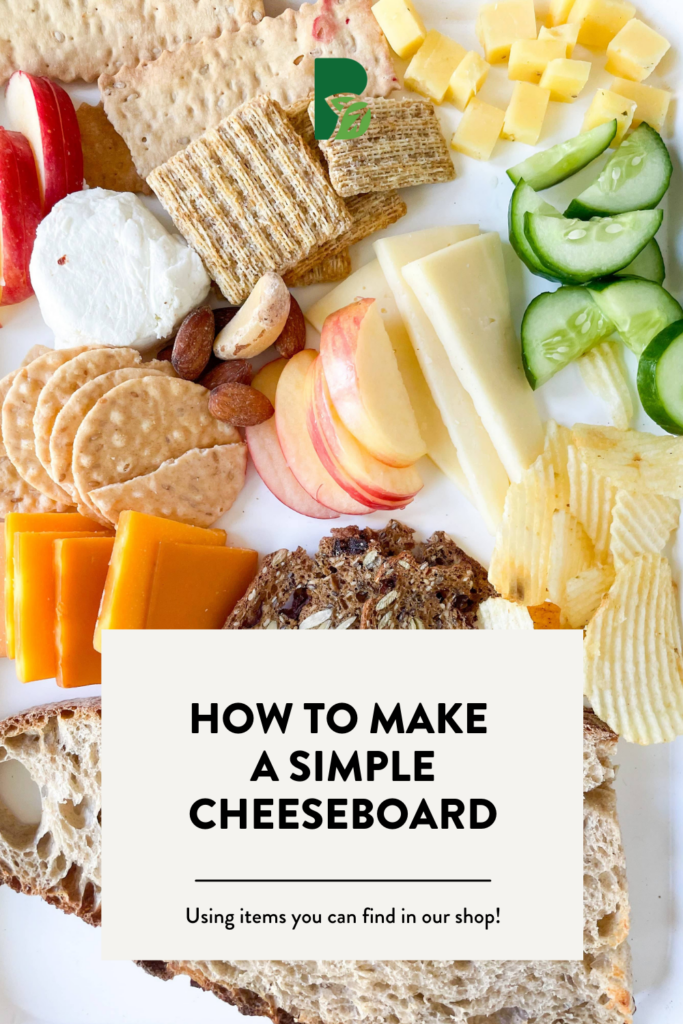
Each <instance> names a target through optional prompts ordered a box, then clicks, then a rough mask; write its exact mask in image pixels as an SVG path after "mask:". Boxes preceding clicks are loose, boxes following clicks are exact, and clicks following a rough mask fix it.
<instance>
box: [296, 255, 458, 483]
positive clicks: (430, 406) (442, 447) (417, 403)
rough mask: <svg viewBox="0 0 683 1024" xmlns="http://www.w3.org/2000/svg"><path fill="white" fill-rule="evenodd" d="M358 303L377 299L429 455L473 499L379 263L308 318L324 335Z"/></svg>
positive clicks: (310, 311)
mask: <svg viewBox="0 0 683 1024" xmlns="http://www.w3.org/2000/svg"><path fill="white" fill-rule="evenodd" d="M356 299H377V302H378V305H379V312H380V314H381V316H382V320H383V322H384V326H385V328H386V331H387V334H388V335H389V338H390V340H391V345H392V348H393V350H394V353H395V355H396V362H397V363H398V368H399V370H400V372H401V376H402V377H403V383H404V384H405V386H406V391H407V392H408V397H409V398H410V403H411V405H412V407H413V410H414V412H415V415H416V417H417V422H418V426H419V428H420V433H421V435H422V437H423V439H424V442H425V444H426V445H427V454H428V455H429V457H430V458H431V459H432V461H433V462H435V463H436V465H437V466H438V467H439V469H440V470H441V472H442V473H444V474H445V475H446V476H447V477H448V478H449V479H450V480H452V481H453V483H454V484H456V486H457V487H459V488H460V490H461V491H463V493H464V494H466V495H467V496H468V497H471V494H470V489H469V485H468V483H467V478H466V477H465V474H464V472H463V470H462V468H461V466H460V462H459V461H458V455H457V452H456V450H455V445H454V444H453V442H452V441H451V438H450V436H449V433H448V431H447V429H446V427H445V425H444V422H443V419H442V418H441V413H440V412H439V410H438V409H437V407H436V404H435V403H434V399H433V398H432V395H431V392H430V390H429V387H428V385H427V382H426V380H425V379H424V376H423V374H422V370H421V369H420V364H419V363H418V361H417V358H416V356H415V352H414V351H413V346H412V345H411V342H410V338H409V336H408V332H407V331H406V328H405V325H404V323H403V320H402V318H401V314H400V312H399V309H398V306H397V304H396V300H395V298H394V294H393V292H392V290H391V288H390V287H389V285H388V283H387V279H386V277H385V276H384V274H383V273H382V268H381V267H380V265H379V260H373V261H372V263H368V264H366V266H364V267H361V268H360V270H357V271H356V272H355V273H354V274H351V276H350V277H347V278H346V280H345V281H342V282H341V284H338V285H337V287H336V288H333V289H332V291H329V292H328V293H327V295H325V296H323V298H322V299H320V300H319V301H318V302H316V303H314V304H313V305H312V306H310V307H309V308H308V309H306V310H304V316H305V317H306V319H307V320H308V322H309V323H310V324H312V325H313V327H315V329H316V331H322V329H323V324H324V323H325V320H326V319H327V317H328V316H329V315H330V313H334V312H336V310H338V309H343V308H344V306H348V305H350V303H352V302H355V301H356Z"/></svg>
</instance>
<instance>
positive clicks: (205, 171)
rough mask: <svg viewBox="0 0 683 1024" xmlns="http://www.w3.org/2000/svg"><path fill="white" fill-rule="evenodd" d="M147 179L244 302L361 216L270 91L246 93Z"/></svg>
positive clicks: (234, 297)
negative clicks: (268, 276) (270, 273)
mask: <svg viewBox="0 0 683 1024" xmlns="http://www.w3.org/2000/svg"><path fill="white" fill-rule="evenodd" d="M148 181H149V184H150V185H151V187H152V188H153V189H154V191H155V192H156V194H157V196H158V197H159V199H160V200H161V202H162V203H163V205H164V206H165V208H166V209H167V210H168V212H169V213H170V215H171V217H172V218H173V221H174V223H175V225H176V227H177V228H178V230H179V231H180V232H181V233H182V234H183V235H184V237H185V238H186V239H187V241H188V242H189V243H190V245H192V246H193V248H195V249H196V250H197V252H198V253H199V255H200V256H201V257H202V259H203V260H204V263H205V264H206V267H207V269H208V271H209V273H210V274H211V275H212V277H213V278H214V280H215V281H216V283H217V284H218V287H219V288H220V290H221V292H222V293H223V295H225V297H226V298H227V299H228V301H230V302H232V303H235V304H239V303H241V302H243V301H244V300H245V299H246V298H247V296H248V295H249V294H250V292H251V290H252V288H253V287H254V285H255V284H256V282H257V281H258V279H259V278H260V277H261V276H262V275H263V274H264V273H265V271H266V270H274V271H276V272H277V273H285V272H286V271H287V270H290V269H291V268H292V267H296V266H298V265H299V264H300V263H301V261H302V260H303V259H304V258H305V257H307V256H309V255H310V253H312V252H313V251H314V250H317V249H318V248H319V247H320V246H321V245H322V244H323V243H324V242H327V241H329V240H330V239H336V238H337V237H338V236H339V235H341V234H343V233H344V232H346V231H348V230H349V229H350V228H351V227H352V224H353V221H352V218H351V215H350V214H349V212H348V211H347V209H346V206H345V205H344V203H343V202H342V200H341V199H340V198H339V197H338V196H337V195H336V193H335V192H334V190H333V189H332V188H331V186H330V184H329V182H328V180H327V178H326V176H325V173H324V171H323V169H322V167H321V165H320V164H319V163H318V161H317V160H316V159H315V158H314V157H313V156H312V155H311V152H310V150H309V149H308V147H307V146H306V145H305V143H304V142H303V141H302V140H301V139H300V138H299V136H298V135H297V134H296V132H295V131H294V129H293V128H292V126H291V124H290V123H289V121H288V120H287V118H286V117H285V115H284V114H283V113H282V110H281V108H280V107H279V105H278V104H277V103H274V102H273V101H272V100H270V99H268V97H266V96H260V97H257V98H256V99H254V100H252V101H251V102H249V103H245V104H244V105H243V106H242V107H240V109H239V110H238V111H236V112H235V113H234V114H233V115H232V116H231V117H228V118H226V119H225V120H224V121H222V122H221V124H220V125H218V127H217V128H214V129H211V131H208V132H206V133H205V134H204V135H203V136H202V137H201V138H199V139H197V140H196V141H195V142H193V143H191V145H189V146H188V147H187V148H186V149H185V150H183V152H182V153H178V154H177V155H176V156H174V157H172V158H171V159H170V160H168V161H167V162H166V163H165V164H163V165H162V166H161V167H158V168H157V169H156V170H155V171H153V172H152V174H150V176H149V178H148ZM346 244H348V243H344V245H346ZM342 248H343V246H342ZM327 255H328V254H327V253H325V256H327ZM315 262H320V257H318V258H317V259H316V260H315Z"/></svg>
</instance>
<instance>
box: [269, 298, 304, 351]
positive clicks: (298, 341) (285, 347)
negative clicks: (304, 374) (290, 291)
mask: <svg viewBox="0 0 683 1024" xmlns="http://www.w3.org/2000/svg"><path fill="white" fill-rule="evenodd" d="M275 348H276V349H277V351H278V353H279V354H280V355H281V356H283V357H284V358H285V359H291V357H292V356H295V355H296V354H297V352H301V350H302V349H303V348H306V321H305V320H304V315H303V313H302V312H301V306H300V305H299V303H298V302H297V301H296V299H295V298H294V296H293V295H292V298H291V301H290V304H289V316H288V317H287V321H286V323H285V326H284V327H283V328H282V333H281V334H280V337H279V338H278V339H277V341H276V342H275Z"/></svg>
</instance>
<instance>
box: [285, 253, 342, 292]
mask: <svg viewBox="0 0 683 1024" xmlns="http://www.w3.org/2000/svg"><path fill="white" fill-rule="evenodd" d="M350 273H351V256H350V254H349V250H348V249H343V250H342V252H338V253H337V254H336V256H328V257H327V259H325V260H322V261H321V262H320V263H315V264H314V265H313V266H312V267H311V268H310V269H309V270H304V271H303V273H300V272H298V270H297V267H294V269H293V270H290V271H289V273H288V274H285V278H284V281H285V284H286V285H287V287H288V288H305V287H306V286H307V285H309V284H327V283H328V282H329V281H343V280H344V278H345V277H348V276H349V274H350Z"/></svg>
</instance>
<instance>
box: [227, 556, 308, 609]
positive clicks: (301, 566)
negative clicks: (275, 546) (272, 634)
mask: <svg viewBox="0 0 683 1024" xmlns="http://www.w3.org/2000/svg"><path fill="white" fill-rule="evenodd" d="M314 576H315V563H314V561H313V559H312V558H311V557H310V556H309V555H307V554H306V552H305V551H304V549H303V548H297V549H296V551H288V550H287V549H286V548H281V549H280V551H274V552H273V554H272V555H267V556H266V558H265V559H264V561H263V565H262V567H261V571H260V572H259V574H258V575H257V577H256V579H255V580H254V581H253V582H252V584H251V587H250V588H249V590H248V591H247V593H246V594H245V595H244V597H243V598H242V599H241V600H239V601H238V602H237V604H236V605H235V607H234V608H233V610H232V612H231V613H230V615H229V616H228V619H227V622H226V623H225V625H224V627H223V629H298V628H299V614H300V612H301V608H302V607H303V606H304V605H305V604H306V602H307V601H308V585H309V583H310V582H311V580H312V579H313V578H314Z"/></svg>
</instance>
